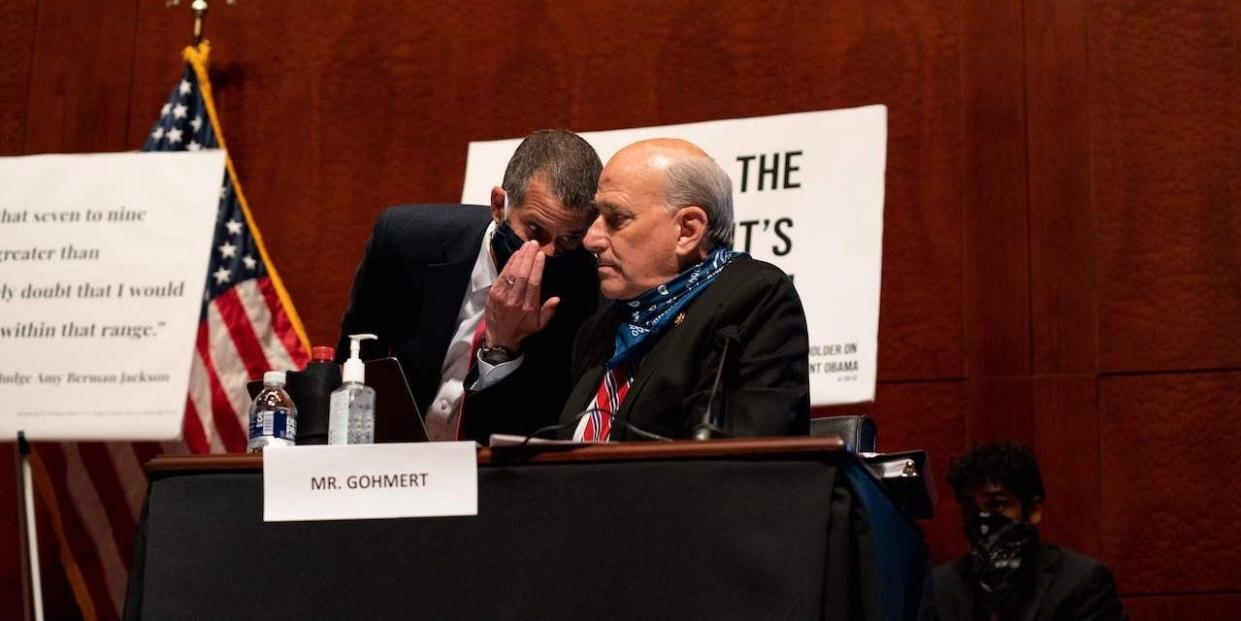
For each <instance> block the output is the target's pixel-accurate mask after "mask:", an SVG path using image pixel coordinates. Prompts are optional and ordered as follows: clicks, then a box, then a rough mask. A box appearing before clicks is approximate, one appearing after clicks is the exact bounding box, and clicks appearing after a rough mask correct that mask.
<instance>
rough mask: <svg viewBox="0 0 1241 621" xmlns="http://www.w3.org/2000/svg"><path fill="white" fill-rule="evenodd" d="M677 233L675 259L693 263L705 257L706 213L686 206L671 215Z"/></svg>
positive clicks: (695, 206) (697, 208) (694, 207)
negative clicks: (686, 259) (689, 260)
mask: <svg viewBox="0 0 1241 621" xmlns="http://www.w3.org/2000/svg"><path fill="white" fill-rule="evenodd" d="M673 220H674V221H675V222H676V225H677V228H678V231H677V247H676V252H677V257H678V258H690V259H693V260H694V261H695V262H697V261H701V260H702V259H704V258H705V257H706V256H707V212H706V210H704V209H703V208H702V207H699V206H698V205H687V206H685V207H682V208H680V209H678V210H677V212H676V214H675V215H673Z"/></svg>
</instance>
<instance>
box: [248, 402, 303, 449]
mask: <svg viewBox="0 0 1241 621" xmlns="http://www.w3.org/2000/svg"><path fill="white" fill-rule="evenodd" d="M262 436H272V437H274V438H283V439H285V440H290V441H291V440H294V439H295V438H296V437H297V418H295V417H293V416H290V415H289V409H288V408H272V409H270V410H259V411H258V412H255V413H254V416H252V417H250V439H252V440H253V439H254V438H258V437H262Z"/></svg>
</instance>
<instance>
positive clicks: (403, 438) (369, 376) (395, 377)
mask: <svg viewBox="0 0 1241 621" xmlns="http://www.w3.org/2000/svg"><path fill="white" fill-rule="evenodd" d="M363 364H365V365H366V385H367V386H370V387H371V388H374V389H375V443H376V444H390V443H394V442H428V441H429V440H430V439H429V438H428V437H427V428H426V425H424V424H423V422H422V412H420V411H419V410H418V404H417V403H415V402H414V393H413V391H411V390H410V388H409V382H408V381H406V379H405V371H404V370H403V369H402V368H401V362H400V361H399V360H397V359H396V358H391V357H389V358H379V359H377V360H368V361H366V362H365V363H363ZM262 389H263V381H262V380H261V379H259V380H256V381H253V382H249V383H248V384H246V390H247V391H248V392H249V393H250V399H251V400H253V399H254V397H255V396H256V395H258V394H259V391H260V390H262ZM296 403H297V399H296V398H294V404H296ZM324 406H325V407H324V410H326V409H327V408H326V403H325V404H324Z"/></svg>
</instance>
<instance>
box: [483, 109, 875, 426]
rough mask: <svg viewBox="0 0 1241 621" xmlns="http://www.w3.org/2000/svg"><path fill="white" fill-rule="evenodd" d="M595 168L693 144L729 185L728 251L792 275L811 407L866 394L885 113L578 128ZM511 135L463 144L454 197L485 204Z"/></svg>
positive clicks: (871, 388)
mask: <svg viewBox="0 0 1241 621" xmlns="http://www.w3.org/2000/svg"><path fill="white" fill-rule="evenodd" d="M582 137H583V138H585V139H586V140H587V141H588V142H590V144H591V145H593V146H594V147H595V150H596V151H598V152H599V156H600V157H601V158H603V161H604V163H606V162H607V160H608V159H609V158H610V157H611V156H612V154H613V153H615V152H616V151H617V150H619V149H620V148H621V147H624V146H625V145H628V144H630V143H633V142H636V141H638V140H643V139H646V138H656V137H672V138H682V139H685V140H688V141H690V142H693V143H695V144H697V145H698V146H700V147H702V148H703V149H704V150H705V151H706V152H707V153H710V154H711V156H712V157H713V158H715V160H716V162H717V163H719V164H720V166H722V167H723V168H724V170H725V171H727V172H728V174H729V176H730V177H732V180H733V203H734V209H735V214H734V216H735V220H736V223H737V224H736V229H735V238H734V239H735V248H736V249H737V250H743V251H746V252H748V253H750V255H752V256H753V257H755V258H757V259H761V260H764V261H768V262H770V263H774V264H775V265H778V266H780V267H781V268H782V269H784V271H785V272H787V273H788V274H789V275H790V276H792V277H793V282H794V284H795V285H796V286H797V291H798V293H799V294H800V295H801V299H802V304H803V305H804V306H805V310H806V320H807V323H808V325H809V332H810V402H811V404H812V405H827V404H833V403H856V402H859V401H870V400H873V399H874V396H875V363H876V354H877V348H878V333H879V278H880V265H881V261H882V256H883V192H884V170H885V165H886V158H887V107H886V106H866V107H862V108H852V109H847V110H829V111H824V112H805V113H798V114H783V115H779V116H768V117H757V118H749V119H732V120H726V121H709V122H705V123H688V124H684V125H665V126H661V127H644V128H637V129H623V130H615V131H603V132H587V133H583V134H582ZM520 142H521V140H520V139H513V140H497V141H490V142H472V143H470V151H469V157H468V160H467V162H466V171H465V187H464V189H463V190H462V194H461V197H462V198H461V201H462V202H463V203H473V204H481V205H486V204H488V202H489V196H490V191H491V188H492V187H494V186H497V185H499V184H500V181H501V180H502V179H503V177H504V169H505V166H506V165H507V164H508V160H509V157H511V156H512V154H513V151H514V150H515V149H516V148H517V145H518V144H519V143H520Z"/></svg>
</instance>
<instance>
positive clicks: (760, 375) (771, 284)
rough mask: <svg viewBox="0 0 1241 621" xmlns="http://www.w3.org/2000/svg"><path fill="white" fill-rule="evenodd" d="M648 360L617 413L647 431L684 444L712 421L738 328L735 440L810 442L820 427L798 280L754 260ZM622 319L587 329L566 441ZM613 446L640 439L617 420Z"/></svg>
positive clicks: (699, 303)
mask: <svg viewBox="0 0 1241 621" xmlns="http://www.w3.org/2000/svg"><path fill="white" fill-rule="evenodd" d="M683 314H684V317H683V318H681V320H680V321H674V322H673V323H674V325H672V326H669V327H668V328H667V331H666V332H664V333H663V334H662V335H660V336H659V337H658V341H657V342H656V343H655V344H654V345H653V346H652V347H651V348H650V349H649V350H648V351H647V353H646V354H645V355H644V356H643V357H642V358H641V359H640V360H639V361H638V365H637V366H638V370H637V375H636V376H635V377H634V380H633V385H632V386H631V387H630V389H629V393H628V395H627V396H626V397H625V401H624V402H623V403H622V404H621V407H620V410H619V411H618V412H617V413H616V417H617V419H618V420H619V421H627V422H628V423H629V424H631V425H634V426H636V427H638V428H640V429H642V430H644V431H648V432H651V433H655V434H659V435H662V436H667V437H670V438H681V437H687V436H689V435H690V433H691V431H692V429H693V427H694V425H696V424H697V423H698V422H699V421H700V420H701V418H702V413H703V411H704V410H705V409H706V407H707V401H708V399H709V398H710V395H711V387H712V385H713V382H714V380H715V375H716V370H717V368H718V366H719V363H720V356H721V353H722V350H723V343H722V340H723V339H722V338H720V336H721V333H727V332H730V331H733V330H735V334H736V336H737V340H736V341H735V342H734V344H733V345H732V346H731V348H732V351H730V352H729V354H728V356H729V363H728V364H727V365H726V368H725V375H724V380H723V382H722V388H721V392H722V395H721V396H720V397H717V400H716V405H715V408H714V409H715V411H717V412H723V418H722V424H721V426H722V427H723V430H724V431H725V432H726V433H728V434H729V435H734V436H762V435H805V434H807V433H809V429H810V386H809V382H810V377H809V358H808V356H809V343H808V340H807V336H806V316H805V314H804V312H803V311H802V306H801V298H799V297H798V296H797V291H796V290H795V289H794V288H793V283H792V282H791V281H790V280H789V278H788V276H786V275H785V274H784V272H782V271H780V269H779V268H777V267H775V266H774V265H771V264H769V263H764V262H762V261H757V260H754V259H751V258H749V257H740V258H738V259H735V260H734V261H733V262H732V263H729V264H728V266H727V267H725V268H724V270H723V271H722V272H721V273H720V275H719V277H718V278H717V279H716V280H715V282H713V283H712V284H711V285H710V287H709V288H708V289H707V290H706V291H704V292H703V293H702V294H700V295H699V296H698V298H696V299H695V300H693V301H692V302H690V303H689V305H688V306H687V307H686V308H685V310H684V313H683ZM620 319H621V315H620V313H619V312H618V311H617V310H616V308H615V307H614V306H613V305H609V306H607V307H606V308H604V309H602V310H600V311H599V312H598V313H596V314H595V316H594V317H591V318H590V319H589V320H587V322H586V323H585V324H583V325H582V328H581V329H580V330H579V331H578V335H577V342H576V344H575V345H574V351H573V372H574V377H576V378H578V379H577V383H576V385H575V386H574V388H573V390H572V392H570V393H569V400H568V401H567V402H566V403H565V406H564V409H563V410H562V412H561V423H562V424H564V425H565V426H566V431H565V432H564V433H565V435H572V433H573V427H574V425H572V424H571V423H572V422H573V421H574V420H575V419H577V418H578V416H579V415H580V414H581V413H582V412H583V411H584V410H585V409H586V408H587V407H588V405H589V404H590V401H591V399H592V398H593V396H594V395H595V393H596V392H597V391H598V389H599V384H600V382H602V381H603V363H604V362H606V361H607V359H608V358H609V357H611V355H612V352H613V351H614V349H615V338H616V327H617V326H618V325H619V323H620ZM612 439H614V440H632V439H640V438H638V437H637V436H635V435H634V434H633V433H631V432H630V431H629V430H627V429H625V428H624V425H623V424H621V423H619V422H616V421H614V422H613V424H612Z"/></svg>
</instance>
